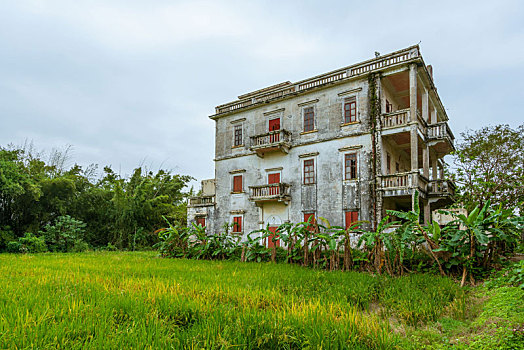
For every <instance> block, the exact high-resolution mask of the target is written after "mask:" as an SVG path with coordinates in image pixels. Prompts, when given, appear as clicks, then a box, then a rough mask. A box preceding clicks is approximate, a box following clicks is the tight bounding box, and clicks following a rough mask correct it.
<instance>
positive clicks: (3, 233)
mask: <svg viewBox="0 0 524 350" xmlns="http://www.w3.org/2000/svg"><path fill="white" fill-rule="evenodd" d="M12 241H15V233H14V232H13V230H11V227H9V226H4V227H1V228H0V252H1V251H3V250H4V249H6V248H7V245H8V244H9V242H12Z"/></svg>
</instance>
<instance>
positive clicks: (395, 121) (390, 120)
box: [382, 109, 409, 128]
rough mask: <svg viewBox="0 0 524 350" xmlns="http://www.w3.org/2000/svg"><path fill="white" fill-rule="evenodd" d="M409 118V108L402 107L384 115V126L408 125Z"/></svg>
mask: <svg viewBox="0 0 524 350" xmlns="http://www.w3.org/2000/svg"><path fill="white" fill-rule="evenodd" d="M408 120H409V109H402V110H400V111H396V112H393V113H387V114H383V115H382V127H383V128H393V127H397V126H403V125H407V124H408Z"/></svg>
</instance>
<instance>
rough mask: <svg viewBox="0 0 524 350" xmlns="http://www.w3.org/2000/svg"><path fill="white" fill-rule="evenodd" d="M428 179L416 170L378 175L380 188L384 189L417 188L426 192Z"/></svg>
mask: <svg viewBox="0 0 524 350" xmlns="http://www.w3.org/2000/svg"><path fill="white" fill-rule="evenodd" d="M428 182H429V181H428V179H426V178H425V177H424V176H422V175H420V174H419V173H418V172H417V171H414V172H408V173H397V174H391V175H383V176H381V177H380V188H382V189H384V190H393V189H413V188H415V189H418V190H419V191H423V192H426V190H427V186H428Z"/></svg>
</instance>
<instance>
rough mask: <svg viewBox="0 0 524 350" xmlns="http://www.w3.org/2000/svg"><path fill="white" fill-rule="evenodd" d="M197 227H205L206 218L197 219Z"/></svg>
mask: <svg viewBox="0 0 524 350" xmlns="http://www.w3.org/2000/svg"><path fill="white" fill-rule="evenodd" d="M196 223H197V225H200V226H202V227H206V218H197V219H196Z"/></svg>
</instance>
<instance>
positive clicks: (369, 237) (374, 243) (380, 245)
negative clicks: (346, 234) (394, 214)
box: [357, 216, 399, 274]
mask: <svg viewBox="0 0 524 350" xmlns="http://www.w3.org/2000/svg"><path fill="white" fill-rule="evenodd" d="M388 221H389V216H386V217H384V218H383V219H382V220H380V222H379V223H378V225H377V228H376V229H375V231H365V232H363V233H362V235H361V236H360V238H359V240H358V243H357V247H358V248H360V247H362V245H364V246H365V247H366V248H367V249H368V251H369V252H370V253H369V259H368V260H370V261H371V260H373V266H374V268H375V271H376V272H377V273H378V274H380V273H381V272H382V267H383V266H384V264H386V263H387V261H386V255H385V252H384V240H385V238H387V237H391V236H390V235H388V234H387V233H386V232H385V231H386V230H387V229H389V228H390V227H391V226H393V225H396V224H398V223H399V222H398V221H393V222H388ZM386 241H387V242H388V243H387V244H390V243H389V242H390V241H389V240H387V239H386ZM388 267H389V265H388ZM388 272H390V274H391V273H392V272H391V269H390V268H388Z"/></svg>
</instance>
